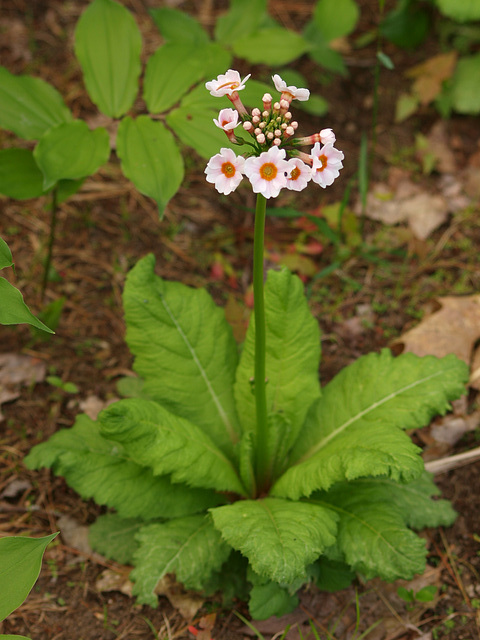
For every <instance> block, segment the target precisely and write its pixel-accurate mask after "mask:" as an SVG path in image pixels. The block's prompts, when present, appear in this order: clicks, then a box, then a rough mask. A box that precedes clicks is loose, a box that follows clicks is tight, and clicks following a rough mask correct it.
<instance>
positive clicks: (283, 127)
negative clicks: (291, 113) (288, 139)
mask: <svg viewBox="0 0 480 640" xmlns="http://www.w3.org/2000/svg"><path fill="white" fill-rule="evenodd" d="M287 127H288V125H287V123H286V122H282V124H281V125H280V129H282V130H283V131H285V129H286V128H287Z"/></svg>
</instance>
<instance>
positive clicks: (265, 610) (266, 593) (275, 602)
mask: <svg viewBox="0 0 480 640" xmlns="http://www.w3.org/2000/svg"><path fill="white" fill-rule="evenodd" d="M297 606H298V596H297V595H295V594H293V595H292V594H291V593H289V592H288V589H285V588H284V587H281V586H280V585H279V584H277V583H276V582H270V581H268V582H264V583H263V584H256V585H254V586H253V587H252V589H251V591H250V598H249V601H248V611H249V613H250V615H251V616H252V618H253V619H254V620H266V619H267V618H271V617H272V616H277V617H280V616H283V615H285V614H287V613H290V612H291V611H293V610H294V609H295V608H296V607H297Z"/></svg>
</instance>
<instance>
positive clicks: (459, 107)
mask: <svg viewBox="0 0 480 640" xmlns="http://www.w3.org/2000/svg"><path fill="white" fill-rule="evenodd" d="M479 86H480V53H476V54H475V55H473V56H468V57H465V58H460V60H459V61H458V64H457V67H456V69H455V71H454V74H453V78H452V84H451V99H452V105H453V108H454V109H455V111H458V112H459V113H465V114H472V115H475V114H477V113H480V91H479V90H478V87H479Z"/></svg>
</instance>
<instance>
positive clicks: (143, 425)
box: [100, 398, 245, 495]
mask: <svg viewBox="0 0 480 640" xmlns="http://www.w3.org/2000/svg"><path fill="white" fill-rule="evenodd" d="M100 426H101V428H100V431H101V434H102V435H103V436H104V437H105V438H107V439H109V440H114V441H115V442H120V443H121V444H122V446H123V447H124V449H125V452H126V454H127V455H128V456H129V457H130V459H131V460H133V462H136V463H137V464H140V465H142V466H145V467H151V468H152V469H153V472H154V474H155V475H164V474H166V473H171V474H172V481H173V482H184V483H185V484H188V485H189V486H192V487H202V488H205V489H215V490H216V491H231V492H234V493H238V494H241V495H245V489H244V488H243V486H242V483H241V482H240V480H239V477H238V474H237V472H236V470H235V468H234V467H233V465H232V463H231V462H230V461H229V460H228V459H227V458H226V457H225V455H224V454H223V453H222V452H221V451H220V449H218V448H217V446H216V445H215V443H214V442H213V441H212V440H211V439H210V438H209V437H208V436H207V435H206V434H205V433H204V432H203V431H202V430H201V429H200V428H199V427H197V426H196V425H195V424H193V423H192V422H189V421H188V420H185V419H184V418H180V417H179V416H176V415H174V414H172V413H170V412H169V411H167V410H166V409H164V408H163V407H162V406H160V405H159V404H158V403H157V402H153V401H151V400H145V399H143V398H142V399H137V398H131V399H128V400H120V401H119V402H114V403H113V404H112V405H110V406H109V407H107V408H106V409H105V410H104V411H102V413H101V414H100Z"/></svg>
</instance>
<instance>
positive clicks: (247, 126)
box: [243, 120, 253, 131]
mask: <svg viewBox="0 0 480 640" xmlns="http://www.w3.org/2000/svg"><path fill="white" fill-rule="evenodd" d="M243 128H244V129H245V131H251V130H252V129H253V124H252V123H251V122H250V121H249V120H247V121H246V122H244V123H243Z"/></svg>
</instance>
